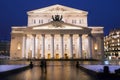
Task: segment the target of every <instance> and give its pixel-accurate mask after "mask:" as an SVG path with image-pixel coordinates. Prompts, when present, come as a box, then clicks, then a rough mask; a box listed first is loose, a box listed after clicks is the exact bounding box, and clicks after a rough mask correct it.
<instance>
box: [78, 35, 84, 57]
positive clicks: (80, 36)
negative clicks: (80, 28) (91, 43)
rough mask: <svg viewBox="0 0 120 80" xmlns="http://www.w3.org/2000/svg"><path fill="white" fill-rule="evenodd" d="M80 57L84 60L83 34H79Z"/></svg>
mask: <svg viewBox="0 0 120 80" xmlns="http://www.w3.org/2000/svg"><path fill="white" fill-rule="evenodd" d="M79 55H80V58H83V54H82V34H79Z"/></svg>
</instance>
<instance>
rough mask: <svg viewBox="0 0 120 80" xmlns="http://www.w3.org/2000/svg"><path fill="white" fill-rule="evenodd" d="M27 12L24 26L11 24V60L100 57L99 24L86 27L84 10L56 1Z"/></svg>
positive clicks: (101, 53) (101, 52)
mask: <svg viewBox="0 0 120 80" xmlns="http://www.w3.org/2000/svg"><path fill="white" fill-rule="evenodd" d="M27 15H28V25H27V26H12V31H11V47H10V58H11V59H42V58H45V59H101V58H102V56H103V54H104V42H103V37H104V35H103V34H104V31H103V27H101V26H88V23H87V15H88V12H87V11H83V10H78V9H74V8H70V7H67V6H63V5H58V4H56V5H52V6H48V7H45V8H41V9H36V10H32V11H28V12H27Z"/></svg>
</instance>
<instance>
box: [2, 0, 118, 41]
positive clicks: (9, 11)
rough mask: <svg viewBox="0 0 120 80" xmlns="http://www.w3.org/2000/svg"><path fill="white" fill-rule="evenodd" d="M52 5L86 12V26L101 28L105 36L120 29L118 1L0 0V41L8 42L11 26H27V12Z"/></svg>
mask: <svg viewBox="0 0 120 80" xmlns="http://www.w3.org/2000/svg"><path fill="white" fill-rule="evenodd" d="M54 4H61V5H64V6H68V7H73V8H76V9H80V10H85V11H88V13H89V14H88V25H89V26H103V27H104V32H105V35H107V34H108V33H109V31H110V30H111V29H113V28H117V27H120V0H0V40H10V32H11V26H26V25H27V14H26V12H27V11H30V10H34V9H39V8H43V7H47V6H51V5H54Z"/></svg>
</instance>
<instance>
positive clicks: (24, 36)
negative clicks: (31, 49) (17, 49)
mask: <svg viewBox="0 0 120 80" xmlns="http://www.w3.org/2000/svg"><path fill="white" fill-rule="evenodd" d="M25 50H26V35H23V42H22V58H23V59H24V58H25Z"/></svg>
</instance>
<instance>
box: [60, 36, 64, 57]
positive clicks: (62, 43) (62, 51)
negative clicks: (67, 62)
mask: <svg viewBox="0 0 120 80" xmlns="http://www.w3.org/2000/svg"><path fill="white" fill-rule="evenodd" d="M63 36H64V35H63V34H61V35H60V37H61V54H62V56H61V58H64V46H63V45H64V42H63Z"/></svg>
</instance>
